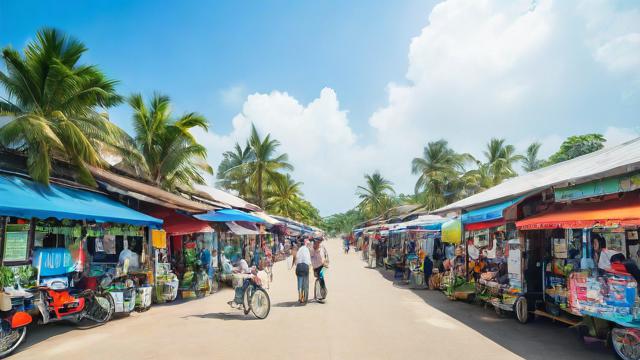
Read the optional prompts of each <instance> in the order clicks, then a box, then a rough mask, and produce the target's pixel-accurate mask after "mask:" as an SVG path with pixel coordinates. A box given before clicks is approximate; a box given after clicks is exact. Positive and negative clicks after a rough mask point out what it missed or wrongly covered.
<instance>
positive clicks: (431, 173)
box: [411, 140, 471, 209]
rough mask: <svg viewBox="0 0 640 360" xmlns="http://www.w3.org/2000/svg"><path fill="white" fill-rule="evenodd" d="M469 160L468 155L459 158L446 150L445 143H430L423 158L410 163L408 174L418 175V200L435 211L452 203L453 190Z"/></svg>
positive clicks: (446, 143)
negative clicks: (409, 172)
mask: <svg viewBox="0 0 640 360" xmlns="http://www.w3.org/2000/svg"><path fill="white" fill-rule="evenodd" d="M470 159H471V156H470V155H468V154H458V153H456V152H455V151H454V150H453V149H451V148H450V147H449V144H448V142H447V141H446V140H438V141H435V142H430V143H428V144H427V146H426V147H425V148H424V151H423V156H422V157H417V158H414V159H413V161H412V162H411V172H412V173H413V174H419V175H420V176H419V177H418V181H416V185H415V192H416V195H417V198H418V200H419V201H420V202H421V203H423V204H425V205H426V206H427V208H428V209H435V208H438V207H441V206H443V205H445V204H446V203H447V202H449V201H451V200H453V199H454V198H455V197H456V196H457V195H456V191H454V189H458V188H459V187H460V186H459V184H457V182H458V178H459V176H460V174H461V173H462V172H463V171H464V164H465V162H467V161H468V160H470Z"/></svg>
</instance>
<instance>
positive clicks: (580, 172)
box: [434, 138, 640, 213]
mask: <svg viewBox="0 0 640 360" xmlns="http://www.w3.org/2000/svg"><path fill="white" fill-rule="evenodd" d="M638 169H640V138H637V139H634V140H631V141H628V142H626V143H623V144H621V145H618V146H613V147H610V148H605V149H602V150H599V151H596V152H593V153H591V154H587V155H583V156H580V157H577V158H575V159H571V160H567V161H564V162H561V163H558V164H554V165H551V166H547V167H544V168H542V169H539V170H536V171H532V172H530V173H526V174H522V175H520V176H518V177H515V178H511V179H508V180H505V181H504V182H502V183H501V184H499V185H496V186H494V187H492V188H490V189H487V190H485V191H483V192H481V193H478V194H475V195H472V196H469V197H468V198H465V199H462V200H460V201H456V202H454V203H452V204H449V205H447V206H444V207H442V208H440V209H437V210H435V211H434V213H446V212H448V211H454V210H459V209H470V208H474V207H478V206H481V205H488V204H491V203H494V202H499V201H504V200H507V199H509V198H512V197H515V196H521V195H525V194H528V193H531V192H536V191H542V190H544V189H547V188H550V187H552V186H567V185H569V184H577V183H583V182H587V181H591V180H597V179H601V178H605V177H609V176H615V175H621V174H625V173H628V172H631V171H635V170H638Z"/></svg>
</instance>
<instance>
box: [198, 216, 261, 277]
mask: <svg viewBox="0 0 640 360" xmlns="http://www.w3.org/2000/svg"><path fill="white" fill-rule="evenodd" d="M193 217H194V218H196V219H198V220H201V221H205V222H210V223H218V224H220V223H224V225H225V226H226V229H228V231H224V232H221V233H220V234H218V235H219V236H218V239H219V247H220V248H221V251H220V252H221V254H220V260H221V264H220V265H221V274H220V278H221V280H222V281H228V280H231V279H232V269H233V264H235V263H236V262H237V261H238V260H239V259H240V258H242V257H243V256H244V257H245V258H246V257H247V256H248V254H247V252H249V251H251V240H252V239H253V243H254V244H255V243H256V240H257V236H258V235H259V232H258V231H255V230H252V229H249V228H246V227H244V226H242V225H240V224H242V223H252V224H264V222H265V221H264V220H263V219H261V218H259V217H257V216H253V215H251V214H248V213H245V212H243V211H240V210H236V209H221V210H216V211H210V212H208V213H206V214H198V215H194V216H193ZM218 229H220V228H219V227H218ZM234 229H235V231H237V232H238V233H239V234H238V233H236V232H234ZM249 260H251V259H249ZM247 263H248V264H250V263H251V262H250V261H247Z"/></svg>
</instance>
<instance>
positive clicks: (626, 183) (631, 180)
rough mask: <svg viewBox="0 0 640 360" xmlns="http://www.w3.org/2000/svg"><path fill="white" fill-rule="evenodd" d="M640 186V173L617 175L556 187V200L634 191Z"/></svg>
mask: <svg viewBox="0 0 640 360" xmlns="http://www.w3.org/2000/svg"><path fill="white" fill-rule="evenodd" d="M639 188H640V174H637V173H636V174H630V175H623V176H616V177H611V178H607V179H602V180H595V181H590V182H587V183H584V184H580V185H574V186H569V187H566V188H561V189H555V199H556V201H571V200H578V199H586V198H590V197H595V196H602V195H609V194H617V193H620V192H627V191H634V190H637V189H639Z"/></svg>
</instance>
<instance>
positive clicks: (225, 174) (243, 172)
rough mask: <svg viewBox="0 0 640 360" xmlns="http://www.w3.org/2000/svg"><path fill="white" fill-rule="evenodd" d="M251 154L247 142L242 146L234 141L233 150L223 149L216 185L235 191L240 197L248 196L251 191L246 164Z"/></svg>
mask: <svg viewBox="0 0 640 360" xmlns="http://www.w3.org/2000/svg"><path fill="white" fill-rule="evenodd" d="M252 156H253V154H252V152H251V147H249V144H246V145H245V147H244V148H243V147H241V146H240V144H238V143H236V144H235V146H234V148H233V150H230V151H225V152H224V153H223V154H222V162H220V165H219V166H218V172H217V177H218V185H219V186H220V187H222V188H223V189H227V190H234V191H236V192H237V193H238V195H240V196H241V197H244V198H250V197H251V196H252V193H251V189H250V187H249V185H250V184H249V181H248V178H249V174H248V169H247V166H246V165H247V164H248V163H249V161H250V160H251V158H252ZM251 200H254V199H251Z"/></svg>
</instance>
